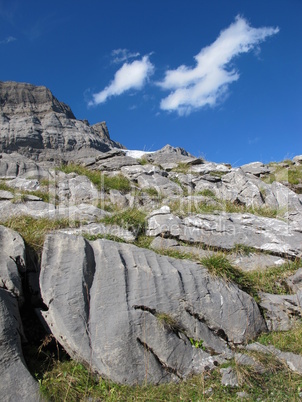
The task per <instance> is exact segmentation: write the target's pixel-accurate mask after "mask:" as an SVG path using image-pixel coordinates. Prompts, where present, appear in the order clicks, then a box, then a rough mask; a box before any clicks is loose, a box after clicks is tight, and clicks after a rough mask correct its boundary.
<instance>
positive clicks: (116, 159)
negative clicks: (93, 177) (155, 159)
mask: <svg viewBox="0 0 302 402" xmlns="http://www.w3.org/2000/svg"><path fill="white" fill-rule="evenodd" d="M132 165H138V162H137V160H136V159H134V158H131V157H130V156H124V155H123V156H113V157H112V158H107V159H104V160H103V159H102V160H100V161H97V163H96V166H97V168H98V169H99V170H106V171H115V170H121V168H122V167H124V166H132Z"/></svg>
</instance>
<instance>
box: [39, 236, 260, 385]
mask: <svg viewBox="0 0 302 402" xmlns="http://www.w3.org/2000/svg"><path fill="white" fill-rule="evenodd" d="M40 286H41V293H42V298H43V301H44V303H45V305H46V306H47V307H48V311H45V312H43V316H44V318H45V320H46V322H47V324H48V325H49V327H50V329H51V330H52V332H53V334H54V335H55V337H56V338H57V339H58V340H59V342H60V343H62V345H63V346H64V348H66V350H67V351H68V352H69V353H70V354H71V356H73V358H75V359H77V360H80V361H83V362H85V363H89V364H90V365H91V366H92V368H93V369H94V370H95V371H97V372H98V373H99V374H100V375H102V376H104V377H107V378H110V379H112V380H113V381H116V382H120V383H128V384H135V383H142V382H144V381H145V380H147V381H148V382H152V383H162V382H166V381H171V380H175V379H176V378H185V377H187V376H188V375H191V374H194V373H200V372H202V371H203V370H204V369H205V368H206V367H213V366H214V365H215V364H217V363H215V362H219V361H221V360H222V359H223V358H224V357H225V356H229V355H230V350H229V348H228V346H227V343H226V341H229V342H231V343H235V344H240V343H244V342H245V341H247V340H248V339H252V338H253V337H255V335H256V334H258V333H260V332H261V331H263V330H265V328H266V327H265V323H264V320H263V318H262V316H261V314H260V312H259V309H258V307H257V304H256V303H255V302H254V300H253V299H252V298H251V297H250V296H249V295H247V294H246V293H244V292H242V291H241V290H239V289H238V288H237V287H236V286H235V285H233V284H226V283H225V282H224V281H223V280H221V279H217V278H213V277H211V276H210V275H209V273H208V272H207V270H206V269H205V268H203V267H202V266H200V265H198V264H195V263H193V262H190V261H182V260H177V259H172V258H169V257H164V256H160V255H158V254H155V253H154V252H152V251H150V250H145V249H141V248H138V247H136V246H131V245H127V244H123V243H116V242H112V241H109V240H104V239H102V240H100V239H99V240H96V241H93V242H90V241H87V240H84V239H83V238H82V237H79V236H78V237H77V236H74V235H67V234H62V233H56V234H51V235H49V236H48V237H47V239H46V243H45V246H44V250H43V256H42V266H41V275H40ZM189 338H193V339H196V340H198V339H203V341H204V343H203V345H204V346H205V350H202V349H197V348H194V347H193V346H192V345H191V343H190V340H189Z"/></svg>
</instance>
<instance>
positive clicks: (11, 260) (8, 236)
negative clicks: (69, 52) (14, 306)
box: [0, 226, 26, 304]
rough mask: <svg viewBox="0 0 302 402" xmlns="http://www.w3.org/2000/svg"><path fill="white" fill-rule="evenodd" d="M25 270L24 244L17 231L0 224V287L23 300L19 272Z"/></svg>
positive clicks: (22, 272) (20, 300)
mask: <svg viewBox="0 0 302 402" xmlns="http://www.w3.org/2000/svg"><path fill="white" fill-rule="evenodd" d="M25 271H26V265H25V245H24V241H23V239H22V237H21V236H20V235H19V233H17V232H15V231H13V230H11V229H9V228H6V227H4V226H0V287H1V288H4V289H7V290H9V291H10V292H11V293H12V294H13V295H14V296H15V297H16V298H17V299H18V301H19V303H20V304H22V302H23V289H22V280H21V276H20V274H24V273H25Z"/></svg>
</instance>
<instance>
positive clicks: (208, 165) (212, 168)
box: [190, 162, 231, 174]
mask: <svg viewBox="0 0 302 402" xmlns="http://www.w3.org/2000/svg"><path fill="white" fill-rule="evenodd" d="M230 170H231V169H230V167H228V166H226V165H224V164H222V163H214V162H205V163H203V164H201V165H192V167H191V168H190V173H199V174H208V173H211V172H222V173H229V172H230Z"/></svg>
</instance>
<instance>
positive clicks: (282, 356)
mask: <svg viewBox="0 0 302 402" xmlns="http://www.w3.org/2000/svg"><path fill="white" fill-rule="evenodd" d="M246 349H247V350H251V351H256V352H260V353H264V354H271V355H273V356H275V357H276V358H277V359H279V360H280V361H282V362H283V363H285V364H286V365H287V366H288V368H289V369H290V370H292V371H294V372H296V373H299V374H302V356H301V355H297V354H295V353H292V352H282V351H281V350H279V349H277V348H275V347H274V346H272V345H268V346H264V345H262V344H260V343H259V342H255V343H251V344H249V345H247V346H246Z"/></svg>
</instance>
